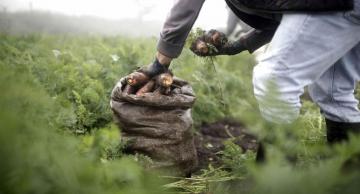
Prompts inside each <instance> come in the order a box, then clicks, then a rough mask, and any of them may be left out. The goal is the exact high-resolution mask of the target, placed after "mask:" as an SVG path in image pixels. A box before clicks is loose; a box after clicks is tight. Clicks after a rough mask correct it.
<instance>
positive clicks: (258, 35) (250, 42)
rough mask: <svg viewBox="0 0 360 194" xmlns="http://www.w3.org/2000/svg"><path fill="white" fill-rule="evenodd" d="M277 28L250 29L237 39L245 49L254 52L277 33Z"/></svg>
mask: <svg viewBox="0 0 360 194" xmlns="http://www.w3.org/2000/svg"><path fill="white" fill-rule="evenodd" d="M275 31H276V29H272V30H255V29H253V30H250V31H249V32H248V33H246V34H245V35H243V36H241V37H240V39H239V40H238V41H237V42H238V43H237V44H239V45H242V46H243V47H244V48H245V50H248V51H249V52H250V53H253V52H254V51H256V50H257V49H259V48H260V47H262V46H264V45H265V44H267V43H269V42H270V41H271V39H272V37H273V36H274V34H275Z"/></svg>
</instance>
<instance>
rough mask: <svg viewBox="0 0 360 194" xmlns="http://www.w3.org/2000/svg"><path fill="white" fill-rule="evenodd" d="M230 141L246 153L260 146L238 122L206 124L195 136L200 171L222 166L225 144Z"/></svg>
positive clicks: (221, 121) (230, 120)
mask: <svg viewBox="0 0 360 194" xmlns="http://www.w3.org/2000/svg"><path fill="white" fill-rule="evenodd" d="M229 139H233V140H234V143H235V144H237V145H239V146H240V147H241V148H242V149H243V150H244V152H246V151H247V150H253V151H255V150H256V149H257V146H258V143H257V139H256V137H255V136H254V135H252V134H250V133H249V132H248V130H247V129H246V128H245V127H244V125H243V124H241V123H240V122H238V121H235V120H232V119H224V120H220V121H217V122H214V123H204V124H202V125H201V126H200V130H199V131H198V132H197V133H196V134H195V146H196V150H197V155H198V159H199V165H198V169H203V168H207V167H208V165H209V164H212V165H214V166H219V165H221V151H223V150H224V148H225V146H224V142H225V141H226V140H229Z"/></svg>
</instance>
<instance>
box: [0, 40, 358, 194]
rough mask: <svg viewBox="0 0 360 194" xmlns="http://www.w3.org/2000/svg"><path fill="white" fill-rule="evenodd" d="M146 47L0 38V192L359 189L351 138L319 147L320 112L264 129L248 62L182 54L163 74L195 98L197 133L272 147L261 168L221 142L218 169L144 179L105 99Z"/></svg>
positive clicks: (146, 54)
mask: <svg viewBox="0 0 360 194" xmlns="http://www.w3.org/2000/svg"><path fill="white" fill-rule="evenodd" d="M154 46H155V40H154V39H130V38H124V37H97V36H86V37H78V36H64V35H56V36H51V35H45V36H44V35H28V36H9V35H0V90H1V91H2V94H1V95H0V127H1V130H0V155H1V156H2V158H3V160H1V162H0V173H1V175H2V176H1V178H0V193H135V194H136V193H157V194H158V193H162V192H163V190H164V188H165V189H168V190H171V191H175V192H176V193H204V192H208V193H222V194H225V193H239V192H240V193H241V192H242V193H277V194H282V193H334V194H337V193H357V192H358V191H359V186H358V182H359V181H360V175H359V166H360V164H359V162H358V158H359V155H360V154H359V153H360V145H359V143H360V141H359V138H358V137H355V136H354V137H352V138H351V140H350V141H349V142H348V143H344V144H339V145H336V146H333V147H329V146H327V145H326V143H325V142H326V141H325V131H324V127H325V126H324V121H323V119H322V116H321V114H320V111H319V109H318V108H316V106H315V105H314V104H312V103H311V102H310V101H309V100H307V99H304V100H303V108H302V110H301V116H300V119H299V122H298V123H295V124H294V125H292V126H286V127H281V126H269V125H267V124H266V123H264V122H263V121H262V120H261V119H260V116H259V113H258V111H257V103H256V102H255V100H254V97H253V92H252V84H251V72H252V67H253V65H254V64H255V61H254V60H253V58H252V57H250V55H248V54H247V53H243V54H240V55H237V56H234V57H226V56H221V57H217V58H213V59H211V60H208V59H199V58H195V57H194V55H193V54H192V53H191V52H190V51H189V50H188V49H184V51H183V54H182V55H181V57H179V59H176V60H175V61H174V62H173V63H172V69H173V72H174V74H175V75H177V76H179V77H181V78H183V79H185V80H188V81H189V82H190V83H191V84H192V86H193V88H194V90H195V92H196V94H197V102H196V104H195V106H194V108H193V118H194V121H195V126H194V129H195V130H196V129H197V128H198V126H199V125H200V124H201V123H203V122H212V121H216V120H218V119H221V118H224V117H232V118H235V119H237V120H241V121H242V122H243V123H244V124H246V126H247V127H248V128H249V129H251V131H253V132H254V133H257V134H260V135H262V136H267V137H271V138H272V140H273V141H272V143H269V144H268V145H267V152H268V155H269V156H270V161H269V163H267V164H264V165H262V166H258V165H254V153H252V152H247V153H243V152H242V150H241V149H240V147H238V146H236V145H235V144H234V143H232V142H231V141H229V142H226V143H225V150H224V151H223V152H222V153H219V154H221V155H222V159H223V163H224V165H223V166H221V167H219V168H214V167H212V166H209V167H208V169H202V171H200V172H199V173H198V174H195V175H194V176H193V177H191V178H185V179H184V178H178V177H166V178H165V177H163V178H161V179H160V178H158V177H156V176H154V175H152V174H150V173H149V172H147V171H144V169H143V168H142V167H140V166H139V165H138V163H140V164H143V165H145V166H146V163H151V159H149V158H147V157H145V156H142V155H137V156H132V157H129V156H126V155H125V154H123V153H122V151H121V149H122V148H123V146H124V145H123V144H124V143H123V142H121V141H120V133H119V131H118V129H117V127H116V126H115V125H114V124H112V117H111V111H110V108H109V97H110V92H111V90H112V87H113V86H114V84H115V83H116V81H117V80H118V79H119V78H120V77H121V76H124V75H126V74H128V73H129V72H131V71H133V70H134V69H136V68H137V67H138V66H142V65H146V64H147V63H148V62H149V61H152V60H153V57H154V56H153V54H154V50H155V47H154ZM357 95H358V93H357ZM289 156H291V157H293V158H296V159H297V160H296V161H295V162H294V161H293V162H291V161H289ZM136 161H138V162H136ZM163 182H166V184H163ZM161 185H165V186H161Z"/></svg>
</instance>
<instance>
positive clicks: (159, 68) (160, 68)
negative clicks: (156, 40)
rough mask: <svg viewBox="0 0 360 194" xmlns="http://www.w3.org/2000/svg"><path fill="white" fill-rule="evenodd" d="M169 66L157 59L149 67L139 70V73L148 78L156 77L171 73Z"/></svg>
mask: <svg viewBox="0 0 360 194" xmlns="http://www.w3.org/2000/svg"><path fill="white" fill-rule="evenodd" d="M168 68H169V65H164V64H161V63H160V62H159V60H158V59H157V58H155V60H154V62H153V63H150V64H149V65H148V66H145V67H142V68H140V69H138V70H137V72H141V73H143V74H145V75H146V76H148V77H149V78H152V77H155V76H157V75H160V74H162V73H165V72H168V71H169V69H168Z"/></svg>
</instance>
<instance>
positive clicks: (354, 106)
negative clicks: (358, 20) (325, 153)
mask: <svg viewBox="0 0 360 194" xmlns="http://www.w3.org/2000/svg"><path fill="white" fill-rule="evenodd" d="M359 80H360V44H358V45H357V46H356V47H355V48H353V49H352V50H351V51H349V52H348V53H347V54H346V55H345V56H344V57H342V58H341V59H340V60H339V61H337V62H336V64H335V65H333V66H331V67H330V68H329V69H328V70H327V71H326V72H325V73H324V74H323V75H322V76H321V77H320V79H318V80H317V81H316V82H315V83H314V84H312V85H310V86H309V88H308V89H309V94H310V96H311V98H312V99H313V101H314V102H315V103H316V104H318V105H319V106H320V109H321V112H322V114H323V115H324V116H325V119H326V125H327V139H328V141H329V143H333V142H337V141H341V140H344V139H347V137H348V132H349V131H354V130H355V131H356V130H357V131H359V132H360V111H359V108H358V104H359V103H358V100H357V99H356V98H355V96H354V90H355V87H356V83H357V82H358V81H359Z"/></svg>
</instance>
